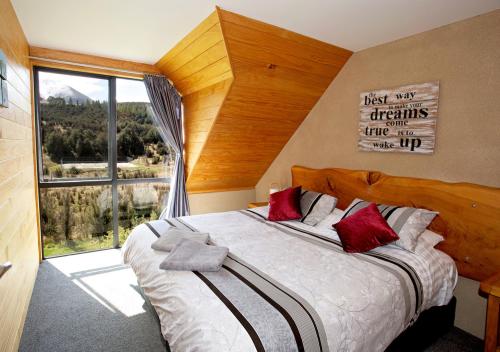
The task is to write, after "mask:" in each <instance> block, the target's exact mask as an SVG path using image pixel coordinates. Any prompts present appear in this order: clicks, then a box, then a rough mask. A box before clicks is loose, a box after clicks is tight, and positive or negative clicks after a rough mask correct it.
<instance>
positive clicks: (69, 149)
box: [40, 97, 171, 179]
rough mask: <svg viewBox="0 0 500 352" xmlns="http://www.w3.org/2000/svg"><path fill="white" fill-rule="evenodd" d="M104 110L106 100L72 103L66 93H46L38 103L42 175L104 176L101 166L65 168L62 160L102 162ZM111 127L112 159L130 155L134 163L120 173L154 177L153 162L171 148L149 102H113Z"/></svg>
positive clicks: (124, 159) (128, 158)
mask: <svg viewBox="0 0 500 352" xmlns="http://www.w3.org/2000/svg"><path fill="white" fill-rule="evenodd" d="M108 110H109V106H108V103H107V102H101V101H91V100H89V101H86V102H85V103H79V102H78V101H77V102H76V103H73V102H72V101H71V98H69V100H68V101H66V100H65V99H64V98H54V97H49V98H48V99H47V100H45V101H43V102H42V104H40V115H41V117H42V118H41V127H42V129H41V130H42V136H41V142H42V143H41V144H42V149H43V150H42V152H43V153H42V154H43V174H44V176H45V178H46V179H54V178H74V177H88V176H90V177H92V176H105V175H104V174H103V173H105V172H107V169H100V170H99V169H97V170H96V169H94V168H92V166H89V167H88V168H86V167H84V166H83V167H71V168H69V169H65V168H64V164H69V163H106V162H107V161H108V150H109V149H108V140H109V137H108V133H109V130H108ZM116 128H117V137H116V138H117V159H118V162H129V161H132V160H136V163H135V164H136V166H137V168H136V169H135V170H133V171H130V170H119V171H121V175H120V176H122V177H120V178H134V177H135V178H137V177H157V176H158V174H157V173H155V172H154V169H157V168H155V167H154V166H153V165H158V164H159V163H160V162H165V161H166V160H167V157H168V156H169V154H171V149H170V147H169V146H167V145H165V143H163V142H162V140H161V137H160V135H159V133H158V131H157V128H156V127H155V126H154V125H153V121H152V118H151V115H150V113H149V104H148V103H136V102H130V103H118V104H117V126H116ZM170 156H171V155H170ZM138 173H140V174H138Z"/></svg>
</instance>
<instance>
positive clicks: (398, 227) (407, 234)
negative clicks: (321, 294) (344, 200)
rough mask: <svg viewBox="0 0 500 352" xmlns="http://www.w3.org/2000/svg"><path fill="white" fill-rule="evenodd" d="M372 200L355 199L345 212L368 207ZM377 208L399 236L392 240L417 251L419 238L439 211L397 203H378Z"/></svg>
mask: <svg viewBox="0 0 500 352" xmlns="http://www.w3.org/2000/svg"><path fill="white" fill-rule="evenodd" d="M369 204H370V202H367V201H364V200H362V199H358V198H356V199H354V200H353V201H352V203H351V204H350V205H349V206H348V207H347V208H346V210H345V212H344V216H343V217H342V219H344V218H345V217H347V216H349V215H352V214H354V213H355V212H357V211H358V210H360V209H363V208H365V207H367V206H368V205H369ZM377 208H378V210H379V211H380V213H381V214H382V216H383V217H384V219H385V220H386V221H387V223H388V224H389V226H390V227H391V228H392V229H393V230H394V232H396V233H397V234H398V236H399V240H397V241H395V242H391V244H392V245H396V246H398V247H400V248H403V249H406V250H409V251H410V252H415V247H416V246H417V242H418V238H419V237H420V235H422V233H423V232H424V231H425V229H426V228H427V226H429V225H430V223H431V222H432V220H433V219H434V218H435V217H436V215H438V214H439V213H438V212H436V211H430V210H427V209H420V208H411V207H399V206H396V205H385V204H377Z"/></svg>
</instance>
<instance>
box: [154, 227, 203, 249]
mask: <svg viewBox="0 0 500 352" xmlns="http://www.w3.org/2000/svg"><path fill="white" fill-rule="evenodd" d="M185 238H187V239H190V240H193V241H196V242H199V243H207V242H208V238H209V237H208V233H206V232H192V231H185V230H180V229H176V228H175V227H171V228H169V229H168V230H167V232H165V233H164V234H162V235H161V236H160V237H159V238H158V239H157V240H156V241H154V242H153V243H152V244H151V248H153V249H155V250H157V251H165V252H169V251H171V250H172V249H173V248H174V247H175V245H176V244H177V243H179V242H180V241H181V240H182V239H185Z"/></svg>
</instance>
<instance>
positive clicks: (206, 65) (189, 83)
mask: <svg viewBox="0 0 500 352" xmlns="http://www.w3.org/2000/svg"><path fill="white" fill-rule="evenodd" d="M156 66H157V67H158V68H159V69H160V70H161V71H162V72H163V73H164V74H165V75H166V76H167V77H168V78H169V79H171V80H172V81H173V82H174V84H175V86H176V88H177V90H178V91H179V92H180V93H181V94H182V95H183V104H184V126H185V131H186V133H185V136H186V139H185V145H186V153H185V159H186V170H187V172H188V174H191V171H192V170H193V168H194V166H195V164H196V163H197V161H198V158H199V156H200V153H201V151H202V150H203V149H204V146H205V143H206V140H207V138H208V136H209V134H210V131H211V129H212V126H213V124H214V122H215V120H216V118H217V116H218V115H219V110H220V108H221V106H222V104H223V102H224V100H225V99H226V97H227V95H228V92H229V90H230V89H231V85H232V82H233V73H232V70H231V63H230V61H229V58H228V55H227V51H226V43H225V42H224V38H223V36H222V28H221V25H220V22H219V17H218V15H217V13H216V12H214V13H212V14H211V15H210V16H209V17H208V18H207V19H205V20H204V21H203V22H202V23H200V25H198V26H197V27H196V28H195V29H194V30H193V31H192V32H191V33H189V34H188V35H187V36H186V37H185V38H184V39H182V40H181V41H180V42H179V43H178V44H177V45H176V46H175V47H174V48H172V50H170V51H169V52H168V53H167V54H165V55H164V56H163V57H162V58H161V59H160V60H159V61H158V62H157V63H156Z"/></svg>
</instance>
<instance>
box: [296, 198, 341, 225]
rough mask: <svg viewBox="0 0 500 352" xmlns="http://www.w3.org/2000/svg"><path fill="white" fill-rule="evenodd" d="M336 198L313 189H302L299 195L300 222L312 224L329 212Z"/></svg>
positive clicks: (333, 206)
mask: <svg viewBox="0 0 500 352" xmlns="http://www.w3.org/2000/svg"><path fill="white" fill-rule="evenodd" d="M336 204H337V198H335V197H332V196H330V195H328V194H324V193H318V192H313V191H304V192H302V194H301V196H300V210H301V211H302V215H303V216H302V219H300V221H301V222H303V223H304V224H307V225H311V226H314V225H316V224H317V223H319V222H320V221H321V220H323V219H324V218H326V217H327V216H328V215H330V214H331V212H332V211H333V209H335V205H336Z"/></svg>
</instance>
